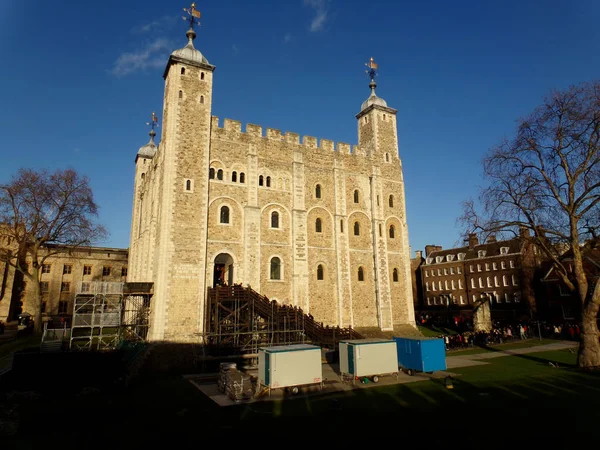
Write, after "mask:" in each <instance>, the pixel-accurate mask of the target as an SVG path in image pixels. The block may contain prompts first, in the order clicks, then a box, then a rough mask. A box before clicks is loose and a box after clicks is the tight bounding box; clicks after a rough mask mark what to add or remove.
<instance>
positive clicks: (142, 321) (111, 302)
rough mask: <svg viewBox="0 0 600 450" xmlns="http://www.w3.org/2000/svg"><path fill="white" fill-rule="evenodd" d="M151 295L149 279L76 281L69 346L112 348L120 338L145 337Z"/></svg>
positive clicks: (77, 348)
mask: <svg viewBox="0 0 600 450" xmlns="http://www.w3.org/2000/svg"><path fill="white" fill-rule="evenodd" d="M151 296H152V283H109V282H100V281H87V282H81V283H79V284H78V285H77V286H76V294H75V303H74V306H73V321H72V327H71V336H70V342H69V348H70V349H71V350H84V351H90V350H100V351H103V350H114V349H116V348H117V347H118V346H119V344H120V343H121V342H122V341H135V342H139V341H144V340H145V339H146V336H147V334H148V316H149V310H150V298H151Z"/></svg>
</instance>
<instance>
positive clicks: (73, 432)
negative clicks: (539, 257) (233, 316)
mask: <svg viewBox="0 0 600 450" xmlns="http://www.w3.org/2000/svg"><path fill="white" fill-rule="evenodd" d="M575 358H576V355H575V354H574V353H571V352H569V351H567V350H564V351H555V352H544V353H533V354H527V355H518V356H507V357H501V358H495V359H491V360H489V363H490V364H488V365H484V366H478V367H467V368H461V369H454V370H453V372H454V373H456V374H459V376H456V377H455V378H454V380H453V386H454V387H453V389H447V388H446V387H445V386H444V383H443V381H442V380H429V381H423V382H417V383H409V384H404V385H394V386H379V387H373V388H370V389H359V390H355V391H353V392H350V393H338V394H327V395H323V396H320V397H303V396H302V395H300V396H296V397H294V398H288V399H286V400H282V401H278V402H255V403H253V404H251V405H239V406H232V407H227V408H220V407H218V406H216V405H215V404H214V403H213V402H212V401H211V400H210V399H207V398H206V397H204V396H203V395H202V393H200V392H199V391H198V390H197V389H196V388H195V387H193V386H192V385H191V384H190V383H189V382H188V381H186V380H184V379H182V378H181V377H162V378H161V377H157V378H153V379H149V378H146V379H145V380H143V381H142V380H140V381H139V382H138V383H137V384H135V385H133V386H132V387H130V388H128V389H126V390H124V391H120V392H103V393H101V394H96V395H90V396H86V397H82V396H70V395H66V394H65V393H64V392H56V394H54V395H46V396H44V397H42V398H40V399H39V400H37V401H32V402H29V403H24V404H22V406H21V407H20V408H21V409H20V411H21V425H20V428H19V433H18V435H17V436H14V437H12V438H10V439H8V441H7V440H6V439H4V440H3V443H4V444H6V445H7V446H8V445H9V442H10V443H11V444H16V446H13V447H10V448H33V447H35V446H36V445H37V444H43V443H48V442H60V444H61V445H60V448H61V449H68V448H74V449H75V448H77V449H82V448H106V446H109V445H110V446H113V444H111V443H114V445H115V446H116V447H115V448H128V449H131V448H150V447H153V446H155V445H156V444H157V443H159V442H165V443H166V442H168V444H169V448H173V447H175V446H177V447H178V448H199V447H200V446H201V445H200V444H202V443H203V442H207V441H212V443H213V444H211V445H215V443H216V442H221V443H222V444H226V443H231V442H236V443H237V442H245V443H246V444H252V443H255V442H258V441H261V440H264V439H266V440H271V439H276V441H275V442H279V443H280V445H284V443H294V442H296V441H306V440H310V441H312V442H313V443H314V445H317V444H318V443H322V442H330V441H331V442H335V443H337V444H338V446H342V445H352V444H356V443H357V442H358V441H360V442H361V443H363V442H371V443H373V444H374V443H377V442H379V443H383V442H390V441H388V439H395V440H397V441H398V443H400V442H406V441H407V440H408V441H411V442H413V443H414V444H415V445H417V443H419V446H423V447H429V446H434V445H436V446H437V445H444V446H446V447H448V446H449V447H451V448H485V449H490V448H494V449H495V448H503V449H506V447H507V446H514V445H515V444H516V443H518V445H519V447H522V446H526V447H530V446H533V448H544V447H545V448H559V447H565V446H567V445H568V444H569V443H572V442H576V441H577V437H578V436H580V435H581V433H582V432H583V430H587V429H588V428H589V429H595V428H593V427H596V426H597V418H596V415H595V414H591V413H588V412H585V411H584V410H581V408H582V407H591V406H592V405H599V404H600V376H599V375H598V374H596V373H583V372H580V371H578V370H576V369H574V367H573V365H574V364H575ZM549 362H552V363H553V364H556V363H558V366H559V368H554V367H552V366H551V365H550V364H549ZM596 408H597V407H596ZM588 409H589V408H588ZM482 442H484V443H485V445H484V446H482ZM165 445H166V444H165ZM398 445H400V444H398ZM7 448H9V447H7Z"/></svg>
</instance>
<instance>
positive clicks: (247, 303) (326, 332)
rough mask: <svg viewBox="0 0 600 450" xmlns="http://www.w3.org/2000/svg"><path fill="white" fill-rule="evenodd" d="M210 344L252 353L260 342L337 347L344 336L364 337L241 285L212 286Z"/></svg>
mask: <svg viewBox="0 0 600 450" xmlns="http://www.w3.org/2000/svg"><path fill="white" fill-rule="evenodd" d="M206 318H207V323H206V330H207V331H208V332H207V344H208V345H209V347H210V346H218V347H237V348H238V349H239V350H241V353H251V352H252V351H253V350H252V349H254V350H255V349H256V347H257V346H264V345H277V344H293V343H299V342H310V343H313V344H315V345H320V346H322V347H327V348H332V349H334V348H336V347H337V344H338V343H339V342H340V341H341V340H345V339H361V338H362V335H361V334H359V333H358V332H357V331H356V330H354V329H352V328H341V327H330V326H327V325H323V323H322V322H317V321H316V320H314V318H313V317H312V316H311V315H309V314H305V313H304V312H303V311H302V309H300V308H298V307H295V306H289V305H283V304H280V303H277V302H276V301H272V300H270V299H269V298H267V297H265V296H264V295H261V294H259V293H258V292H256V291H254V290H253V289H251V288H248V287H243V286H241V285H234V286H223V287H216V288H209V290H208V304H207V314H206Z"/></svg>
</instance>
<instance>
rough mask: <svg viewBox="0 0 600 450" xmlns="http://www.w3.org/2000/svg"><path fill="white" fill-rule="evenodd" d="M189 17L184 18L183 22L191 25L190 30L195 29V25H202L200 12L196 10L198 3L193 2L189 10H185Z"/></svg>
mask: <svg viewBox="0 0 600 450" xmlns="http://www.w3.org/2000/svg"><path fill="white" fill-rule="evenodd" d="M183 10H184V11H185V12H186V13H187V14H188V16H189V17H185V16H183V20H185V21H186V22H189V23H190V29H191V30H193V29H194V25H196V24H197V25H200V21H199V20H198V19H200V11H198V10H197V9H196V3H195V2H193V3H192V4H191V6H190V7H189V8H183Z"/></svg>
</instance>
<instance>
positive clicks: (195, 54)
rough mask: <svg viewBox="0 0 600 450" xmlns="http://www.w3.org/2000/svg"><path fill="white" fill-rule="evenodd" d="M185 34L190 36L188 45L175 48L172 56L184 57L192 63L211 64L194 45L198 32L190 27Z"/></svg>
mask: <svg viewBox="0 0 600 450" xmlns="http://www.w3.org/2000/svg"><path fill="white" fill-rule="evenodd" d="M185 35H186V36H187V38H188V43H187V45H186V46H185V47H183V48H180V49H178V50H175V51H174V52H173V53H171V56H174V57H176V58H179V59H184V60H186V61H190V62H192V63H197V64H209V62H208V61H207V60H206V58H205V57H204V55H203V54H202V53H200V51H199V50H197V49H196V48H195V47H194V39H195V38H196V32H195V31H194V30H191V29H190V30H187V32H186V33H185Z"/></svg>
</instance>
